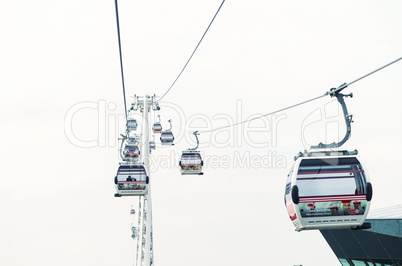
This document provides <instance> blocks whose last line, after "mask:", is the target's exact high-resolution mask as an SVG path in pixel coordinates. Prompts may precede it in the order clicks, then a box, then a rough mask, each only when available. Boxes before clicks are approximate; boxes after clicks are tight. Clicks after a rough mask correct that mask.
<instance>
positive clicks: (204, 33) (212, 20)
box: [158, 0, 225, 102]
mask: <svg viewBox="0 0 402 266" xmlns="http://www.w3.org/2000/svg"><path fill="white" fill-rule="evenodd" d="M223 3H225V0H223V1H222V3H221V5H220V6H219V8H218V10H217V11H216V13H215V16H214V17H213V18H212V20H211V22H210V23H209V25H208V28H207V29H206V30H205V32H204V34H203V35H202V37H201V40H200V41H199V42H198V44H197V46H196V47H195V49H194V51H193V53H192V54H191V56H190V58H189V59H188V60H187V62H186V64H185V65H184V67H183V69H182V70H181V71H180V73H179V75H178V76H177V78H176V79H175V80H174V81H173V83H172V85H170V87H169V89H168V90H167V91H166V92H165V94H163V95H162V97H160V98H159V100H158V102H159V101H160V100H162V98H163V97H165V96H166V94H167V93H168V92H169V91H170V89H171V88H172V87H173V85H174V84H175V83H176V81H177V80H178V79H179V78H180V76H181V74H182V73H183V71H184V69H185V68H186V67H187V65H188V63H189V62H190V60H191V58H192V57H193V55H194V54H195V52H196V51H197V49H198V46H200V44H201V42H202V40H203V39H204V37H205V35H206V34H207V32H208V30H209V28H210V27H211V25H212V22H214V20H215V17H216V16H217V15H218V13H219V11H220V10H221V7H222V5H223Z"/></svg>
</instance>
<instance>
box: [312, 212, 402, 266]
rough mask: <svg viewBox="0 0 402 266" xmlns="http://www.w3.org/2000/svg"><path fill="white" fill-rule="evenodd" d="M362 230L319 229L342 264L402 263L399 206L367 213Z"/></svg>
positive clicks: (400, 214) (400, 213)
mask: <svg viewBox="0 0 402 266" xmlns="http://www.w3.org/2000/svg"><path fill="white" fill-rule="evenodd" d="M366 222H368V223H370V224H371V228H368V229H363V230H352V229H338V230H321V231H320V232H321V234H322V235H323V237H324V238H325V240H326V241H327V243H328V245H329V246H330V247H331V249H332V251H333V252H334V253H335V255H336V256H337V257H338V259H339V262H340V263H341V264H342V265H345V266H346V265H347V266H356V265H377V266H379V265H381V266H383V265H389V266H390V265H402V205H397V206H392V207H388V208H383V209H381V210H377V211H376V210H374V211H372V212H370V214H369V216H368V218H367V219H366Z"/></svg>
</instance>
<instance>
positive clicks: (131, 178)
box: [114, 164, 149, 197]
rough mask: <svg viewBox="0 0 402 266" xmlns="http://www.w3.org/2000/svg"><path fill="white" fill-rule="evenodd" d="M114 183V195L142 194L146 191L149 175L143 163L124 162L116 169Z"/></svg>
mask: <svg viewBox="0 0 402 266" xmlns="http://www.w3.org/2000/svg"><path fill="white" fill-rule="evenodd" d="M114 183H115V185H116V191H117V193H116V194H115V197H121V196H144V195H146V193H147V186H148V183H149V177H148V176H147V173H146V171H145V168H144V166H143V165H139V164H124V165H120V167H119V169H118V170H117V175H116V177H115V178H114Z"/></svg>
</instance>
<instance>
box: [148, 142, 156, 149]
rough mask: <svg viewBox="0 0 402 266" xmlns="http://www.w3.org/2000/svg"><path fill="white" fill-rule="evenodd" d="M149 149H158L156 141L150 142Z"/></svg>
mask: <svg viewBox="0 0 402 266" xmlns="http://www.w3.org/2000/svg"><path fill="white" fill-rule="evenodd" d="M149 149H150V150H155V149H156V143H155V141H153V140H151V141H150V142H149Z"/></svg>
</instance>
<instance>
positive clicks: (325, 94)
mask: <svg viewBox="0 0 402 266" xmlns="http://www.w3.org/2000/svg"><path fill="white" fill-rule="evenodd" d="M401 59H402V57H400V58H398V59H396V60H394V61H392V62H390V63H388V64H386V65H384V66H382V67H380V68H378V69H376V70H374V71H371V72H370V73H368V74H366V75H364V76H362V77H360V78H358V79H355V80H354V81H352V82H349V83H344V84H342V85H341V86H339V87H338V88H336V89H331V90H329V91H327V92H325V93H324V94H323V95H321V96H318V97H315V98H312V99H310V100H306V101H303V102H300V103H297V104H294V105H291V106H288V107H285V108H282V109H279V110H276V111H273V112H271V113H268V114H264V115H261V116H258V117H254V118H251V119H247V120H244V121H241V122H238V123H235V124H231V125H227V126H223V127H218V128H214V129H211V130H206V131H202V130H200V131H199V133H211V132H214V131H217V130H220V129H224V128H228V127H234V126H237V125H241V124H244V123H246V122H249V121H253V120H257V119H260V118H262V117H266V116H269V115H273V114H276V113H279V112H282V111H285V110H288V109H291V108H294V107H297V106H300V105H303V104H306V103H309V102H312V101H315V100H318V99H320V98H322V97H325V96H327V95H331V96H334V95H335V93H337V92H339V91H341V90H343V89H345V88H346V87H348V86H349V85H351V84H353V83H355V82H357V81H359V80H362V79H363V78H365V77H368V76H370V75H371V74H374V73H375V72H378V71H380V70H382V69H384V68H386V67H388V66H390V65H392V64H394V63H396V62H398V61H399V60H401Z"/></svg>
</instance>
